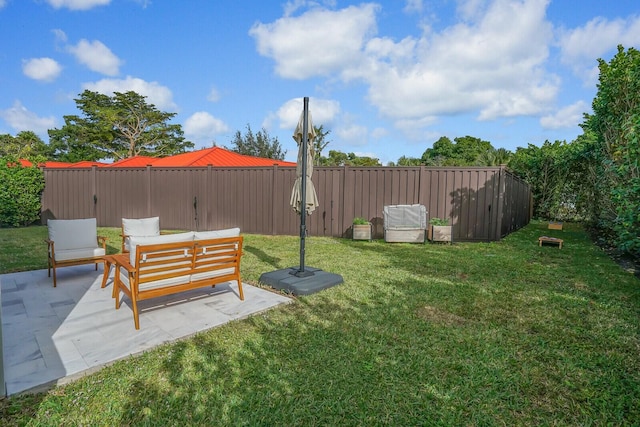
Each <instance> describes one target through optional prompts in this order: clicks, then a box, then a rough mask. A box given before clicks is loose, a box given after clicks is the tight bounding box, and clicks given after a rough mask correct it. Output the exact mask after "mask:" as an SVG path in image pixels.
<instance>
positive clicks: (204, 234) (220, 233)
mask: <svg viewBox="0 0 640 427" xmlns="http://www.w3.org/2000/svg"><path fill="white" fill-rule="evenodd" d="M239 235H240V228H238V227H235V228H226V229H224V230H212V231H196V232H195V237H194V239H195V240H207V239H220V238H223V237H238V236H239Z"/></svg>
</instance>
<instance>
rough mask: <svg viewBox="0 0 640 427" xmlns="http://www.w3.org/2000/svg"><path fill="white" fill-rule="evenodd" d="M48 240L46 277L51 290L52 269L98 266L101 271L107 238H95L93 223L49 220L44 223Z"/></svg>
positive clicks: (73, 220)
mask: <svg viewBox="0 0 640 427" xmlns="http://www.w3.org/2000/svg"><path fill="white" fill-rule="evenodd" d="M47 228H48V232H49V238H48V239H45V242H46V243H47V245H48V251H47V252H48V260H47V274H48V276H49V277H51V270H52V269H53V286H54V287H56V286H57V278H56V268H58V267H66V266H72V265H81V264H92V263H95V265H96V270H97V269H98V263H102V265H103V268H104V267H105V260H104V256H105V255H106V252H107V238H106V237H103V236H98V231H97V225H96V219H95V218H86V219H50V220H48V221H47Z"/></svg>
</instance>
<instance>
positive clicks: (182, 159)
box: [153, 147, 296, 167]
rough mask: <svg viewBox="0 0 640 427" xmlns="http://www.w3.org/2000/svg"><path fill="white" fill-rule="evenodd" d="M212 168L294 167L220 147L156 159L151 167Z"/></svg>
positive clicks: (291, 163) (290, 163)
mask: <svg viewBox="0 0 640 427" xmlns="http://www.w3.org/2000/svg"><path fill="white" fill-rule="evenodd" d="M208 165H211V166H214V167H243V166H273V165H278V166H295V165H296V164H295V163H294V162H286V161H284V160H274V159H265V158H263V157H254V156H245V155H243V154H238V153H235V152H233V151H230V150H226V149H224V148H220V147H212V148H205V149H202V150H197V151H192V152H189V153H183V154H176V155H175V156H170V157H163V158H161V159H157V160H156V161H155V162H154V163H153V166H183V167H184V166H208Z"/></svg>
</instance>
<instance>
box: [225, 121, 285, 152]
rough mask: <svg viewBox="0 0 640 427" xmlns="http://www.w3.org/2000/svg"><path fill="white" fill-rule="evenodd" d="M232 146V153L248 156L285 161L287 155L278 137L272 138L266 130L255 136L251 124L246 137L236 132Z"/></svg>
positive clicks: (248, 126)
mask: <svg viewBox="0 0 640 427" xmlns="http://www.w3.org/2000/svg"><path fill="white" fill-rule="evenodd" d="M231 144H232V147H231V148H230V150H231V151H234V152H236V153H239V154H244V155H247V156H255V157H264V158H266V159H275V160H284V156H286V155H287V151H286V150H285V151H282V146H281V145H280V142H279V141H278V138H277V137H273V138H272V137H270V136H269V132H267V130H266V129H265V128H262V130H260V131H258V133H256V134H254V133H253V131H252V130H251V126H250V125H249V124H247V131H246V132H245V134H244V135H242V133H241V132H240V131H237V132H236V134H235V136H234V138H233V140H232V141H231Z"/></svg>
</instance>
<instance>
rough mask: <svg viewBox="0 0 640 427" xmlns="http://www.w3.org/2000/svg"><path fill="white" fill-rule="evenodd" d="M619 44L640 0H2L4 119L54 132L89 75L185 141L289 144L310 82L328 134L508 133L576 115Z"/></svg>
mask: <svg viewBox="0 0 640 427" xmlns="http://www.w3.org/2000/svg"><path fill="white" fill-rule="evenodd" d="M618 44H622V45H623V46H624V47H625V48H629V47H636V48H639V47H640V4H639V3H638V0H611V1H603V0H581V1H579V2H575V1H572V0H518V1H515V0H405V1H401V0H386V1H377V2H361V1H358V2H352V1H338V0H327V1H324V0H315V1H309V0H291V1H288V2H276V1H263V0H254V1H236V0H215V1H214V0H189V1H185V2H177V1H169V0H0V133H9V134H12V135H15V134H17V133H18V132H20V131H22V130H31V131H34V132H36V133H37V134H39V135H40V136H41V137H42V138H43V140H44V141H46V142H48V136H47V129H51V128H56V127H57V128H59V127H61V126H62V125H63V123H64V121H63V116H64V115H69V114H79V111H78V110H77V108H76V104H75V102H74V98H77V97H78V94H79V93H81V92H82V91H83V90H84V89H90V90H94V91H98V92H102V93H107V94H110V93H112V92H113V91H119V92H124V91H127V90H135V91H136V92H138V93H141V94H143V95H145V96H147V97H148V98H147V101H148V102H150V103H153V104H155V105H156V106H157V107H158V108H160V109H161V110H164V111H170V112H175V113H177V115H176V117H175V119H174V122H176V123H180V124H181V125H182V126H183V129H184V131H185V136H186V137H187V138H188V139H189V140H191V141H193V142H194V143H195V146H196V148H204V147H210V146H212V145H213V142H214V141H215V143H216V144H217V145H220V146H230V145H231V140H232V138H233V136H234V134H235V133H236V131H238V130H240V131H242V132H243V133H244V131H245V128H246V126H247V124H249V125H250V126H251V128H252V129H253V130H254V131H258V130H260V129H261V128H262V127H264V128H266V129H267V130H268V132H269V134H270V135H271V136H272V137H277V138H278V140H279V141H280V143H281V144H282V147H283V148H284V149H285V150H287V156H286V159H287V160H293V161H295V157H296V148H295V142H294V140H293V139H292V138H291V135H292V133H293V130H294V128H295V125H296V123H297V120H298V118H299V115H300V112H301V110H302V97H304V96H308V97H310V102H309V106H310V110H311V112H312V116H313V120H314V124H315V125H316V126H318V125H321V124H322V125H323V126H324V128H325V130H330V131H331V133H330V134H329V136H328V140H329V141H331V143H330V144H329V146H328V147H327V150H328V149H333V150H340V151H343V152H354V153H356V154H359V155H369V156H373V157H377V158H379V159H380V160H381V162H382V163H383V164H387V162H389V161H397V159H398V158H399V157H400V156H403V155H405V156H410V157H420V156H421V155H422V153H423V152H424V150H425V149H427V148H430V147H431V146H432V144H433V142H435V141H436V140H437V139H438V138H439V137H441V136H448V137H449V138H451V139H453V138H455V137H458V136H465V135H471V136H475V137H479V138H482V139H484V140H488V141H490V142H491V143H492V144H493V146H494V147H496V148H498V147H504V148H507V149H509V150H511V151H515V149H516V148H517V147H526V146H527V145H528V144H530V143H531V144H535V145H541V144H542V143H543V142H544V141H545V140H547V139H548V140H550V141H555V140H566V141H571V140H573V139H575V138H576V137H577V136H578V135H579V134H580V133H581V129H580V127H579V126H578V125H579V123H581V121H582V115H583V113H585V112H590V111H591V102H592V100H593V97H594V96H595V93H596V85H597V78H598V70H597V59H598V58H602V59H604V60H607V61H608V60H610V59H611V57H612V56H613V55H614V54H615V52H616V46H617V45H618ZM324 154H325V155H326V154H327V153H324Z"/></svg>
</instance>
